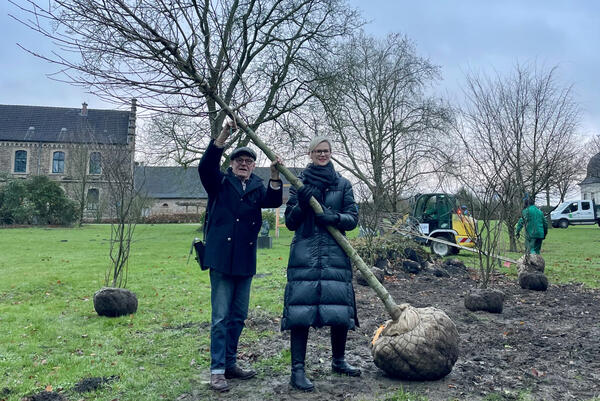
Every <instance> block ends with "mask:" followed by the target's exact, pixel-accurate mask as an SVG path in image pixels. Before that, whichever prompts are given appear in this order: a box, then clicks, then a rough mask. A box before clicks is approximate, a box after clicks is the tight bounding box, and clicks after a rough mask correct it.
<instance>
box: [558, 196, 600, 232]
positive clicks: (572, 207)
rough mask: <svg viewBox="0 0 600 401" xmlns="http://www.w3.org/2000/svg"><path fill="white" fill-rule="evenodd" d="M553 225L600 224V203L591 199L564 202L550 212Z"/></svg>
mask: <svg viewBox="0 0 600 401" xmlns="http://www.w3.org/2000/svg"><path fill="white" fill-rule="evenodd" d="M550 220H552V227H560V228H567V227H569V225H570V224H596V223H597V224H598V226H600V205H594V202H593V201H591V200H572V201H567V202H563V203H561V204H560V205H558V206H557V207H556V209H554V210H553V211H552V212H550Z"/></svg>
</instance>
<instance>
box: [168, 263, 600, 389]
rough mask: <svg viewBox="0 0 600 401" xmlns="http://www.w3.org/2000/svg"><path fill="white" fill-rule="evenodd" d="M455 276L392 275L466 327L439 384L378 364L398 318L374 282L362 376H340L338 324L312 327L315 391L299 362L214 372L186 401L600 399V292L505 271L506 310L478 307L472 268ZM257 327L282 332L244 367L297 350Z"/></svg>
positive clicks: (396, 287)
mask: <svg viewBox="0 0 600 401" xmlns="http://www.w3.org/2000/svg"><path fill="white" fill-rule="evenodd" d="M450 273H451V274H450V276H449V277H437V276H436V275H435V274H432V273H420V274H417V275H410V276H409V275H400V276H394V277H392V276H387V277H386V281H385V285H386V288H387V289H388V291H390V293H391V294H392V295H393V297H394V299H395V300H396V302H398V303H402V302H408V303H410V304H412V305H413V306H416V307H426V306H434V307H436V308H439V309H441V310H443V311H444V312H446V314H448V316H449V317H450V318H451V319H452V320H453V321H454V323H455V324H456V326H457V328H458V331H459V333H460V337H461V338H460V340H461V343H460V356H459V359H458V361H457V363H456V364H455V366H454V369H453V370H452V372H451V373H450V374H449V375H448V376H446V377H445V378H443V379H442V380H438V381H431V382H410V381H399V380H395V379H391V378H388V377H386V376H385V374H384V373H383V372H382V371H381V370H379V369H378V368H377V367H376V366H375V365H374V364H373V359H372V357H371V353H370V350H369V342H370V340H371V338H372V335H373V332H374V330H375V329H376V328H377V327H378V326H379V325H380V324H382V323H383V322H384V321H385V320H387V319H389V317H388V315H387V313H386V312H385V310H384V308H383V304H382V303H381V302H380V301H379V300H378V298H377V297H376V295H375V293H374V292H373V291H372V290H371V289H370V288H369V287H363V286H360V285H355V290H356V298H357V304H358V313H359V319H360V320H361V321H360V324H361V327H360V328H359V329H357V330H356V331H353V332H350V335H349V339H348V345H347V352H346V356H347V359H348V360H349V362H350V363H352V364H354V365H357V366H360V368H361V369H362V372H363V374H362V376H361V377H358V378H350V377H344V376H339V375H337V374H333V373H331V367H330V363H331V362H330V355H331V346H330V343H329V330H328V329H327V328H326V329H320V330H316V331H313V330H311V333H310V337H309V349H308V355H307V375H308V377H309V378H310V379H312V380H313V382H314V384H315V391H314V392H312V393H303V392H299V391H297V390H293V389H291V388H290V386H289V384H288V381H289V368H288V367H286V368H285V370H283V371H273V370H271V369H269V368H263V369H261V370H259V374H258V376H257V377H256V378H254V379H251V380H248V381H232V389H231V390H230V391H229V392H228V393H223V394H215V393H213V392H211V390H210V389H208V384H207V383H208V372H206V374H205V375H204V376H202V377H201V379H200V380H199V381H198V382H197V383H195V390H194V391H193V392H192V393H190V394H182V395H181V396H180V397H179V398H178V399H179V400H188V401H190V400H206V399H223V400H241V399H244V400H257V401H258V400H260V401H265V400H382V399H384V398H385V395H386V394H390V393H393V392H394V391H396V390H398V389H400V388H402V389H403V390H404V391H407V392H411V393H414V394H420V395H423V396H425V397H427V398H428V399H429V400H430V401H437V400H455V399H456V400H483V399H485V398H486V397H488V396H489V395H490V394H494V395H495V396H494V397H495V398H494V399H497V400H518V399H520V398H519V397H520V395H521V393H525V394H528V395H529V397H531V399H533V400H589V399H592V398H594V397H598V396H600V342H599V338H600V323H599V322H598V316H600V292H599V291H594V290H589V289H585V288H583V287H582V286H579V285H552V284H551V285H550V286H549V287H548V290H547V291H545V292H535V291H529V290H523V289H521V287H520V286H519V284H518V283H517V280H516V278H509V277H505V276H502V275H498V276H496V277H495V282H494V283H493V288H496V289H499V290H501V291H503V292H504V293H505V295H506V299H505V301H504V310H503V312H502V313H501V314H491V313H488V312H470V311H468V310H467V309H466V308H465V307H464V297H465V295H466V293H467V292H468V291H469V290H470V289H471V288H474V287H476V286H477V283H476V281H474V279H473V278H472V277H471V275H470V273H469V272H468V271H466V270H463V271H460V269H458V270H455V271H452V272H450ZM257 320H260V321H257V322H254V321H253V320H252V319H250V321H249V322H248V324H249V326H251V325H254V326H255V327H254V328H255V329H256V327H257V326H260V327H263V328H264V329H265V330H269V331H272V332H273V335H271V336H267V337H266V338H264V339H263V340H261V341H260V343H259V344H258V345H257V344H253V345H242V348H241V350H240V359H241V360H242V364H246V365H247V364H252V363H253V362H254V361H255V360H257V359H259V358H260V359H263V358H265V357H269V356H273V355H277V354H278V353H279V352H280V351H281V350H282V349H289V335H288V333H281V332H279V326H278V322H277V321H273V320H269V319H267V318H264V317H262V318H261V317H258V318H257Z"/></svg>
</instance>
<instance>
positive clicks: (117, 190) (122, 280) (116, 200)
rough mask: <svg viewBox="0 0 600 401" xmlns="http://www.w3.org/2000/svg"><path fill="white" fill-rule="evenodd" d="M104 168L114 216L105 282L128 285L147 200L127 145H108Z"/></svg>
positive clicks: (120, 285) (113, 284) (111, 210)
mask: <svg viewBox="0 0 600 401" xmlns="http://www.w3.org/2000/svg"><path fill="white" fill-rule="evenodd" d="M103 156H104V158H103V161H102V171H103V176H104V179H105V180H106V185H107V192H108V197H109V208H110V211H109V212H110V215H111V226H110V251H109V254H110V259H111V262H112V263H111V266H110V267H109V269H108V270H107V271H106V275H105V284H106V285H107V286H111V287H119V288H120V287H125V286H126V285H127V272H128V263H129V253H130V250H131V241H132V239H133V233H134V231H135V227H136V224H137V222H138V221H139V218H140V216H141V211H142V208H143V207H144V205H145V199H144V198H143V197H142V196H141V194H140V191H141V189H142V188H143V182H140V183H137V185H139V186H137V189H136V185H134V182H133V154H132V151H131V150H130V149H128V148H126V147H116V146H115V147H111V148H107V149H106V150H105V151H104V153H103Z"/></svg>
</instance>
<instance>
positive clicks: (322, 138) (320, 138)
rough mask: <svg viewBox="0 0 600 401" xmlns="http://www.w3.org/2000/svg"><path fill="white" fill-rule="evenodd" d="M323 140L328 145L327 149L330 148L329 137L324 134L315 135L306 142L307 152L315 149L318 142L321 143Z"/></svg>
mask: <svg viewBox="0 0 600 401" xmlns="http://www.w3.org/2000/svg"><path fill="white" fill-rule="evenodd" d="M323 142H327V144H328V145H329V150H331V139H329V138H328V137H326V136H316V137H314V138H313V139H312V141H310V143H309V144H308V153H310V152H312V151H313V150H315V148H316V147H317V146H319V144H320V143H323Z"/></svg>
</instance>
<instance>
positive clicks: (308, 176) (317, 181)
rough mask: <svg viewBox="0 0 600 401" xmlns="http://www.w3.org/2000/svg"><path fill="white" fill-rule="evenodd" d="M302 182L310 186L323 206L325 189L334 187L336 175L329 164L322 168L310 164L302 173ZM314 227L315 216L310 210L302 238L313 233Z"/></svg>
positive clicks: (331, 164)
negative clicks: (314, 189)
mask: <svg viewBox="0 0 600 401" xmlns="http://www.w3.org/2000/svg"><path fill="white" fill-rule="evenodd" d="M302 175H303V177H302V182H303V183H304V185H308V186H312V187H314V188H316V189H318V191H315V192H316V194H317V195H316V196H315V198H316V199H317V200H318V201H319V203H320V204H321V205H323V203H324V201H325V189H327V188H329V187H330V186H332V185H334V184H335V183H336V182H337V179H338V178H337V173H336V172H335V169H334V168H333V163H331V162H329V163H327V164H326V165H324V166H317V165H315V164H313V163H310V164H309V165H308V166H306V168H305V169H304V171H303V173H302ZM314 225H315V214H314V212H313V211H312V210H310V211H309V212H308V213H307V216H306V222H305V223H304V230H303V234H304V236H308V235H310V234H311V233H312V232H313V228H314Z"/></svg>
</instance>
